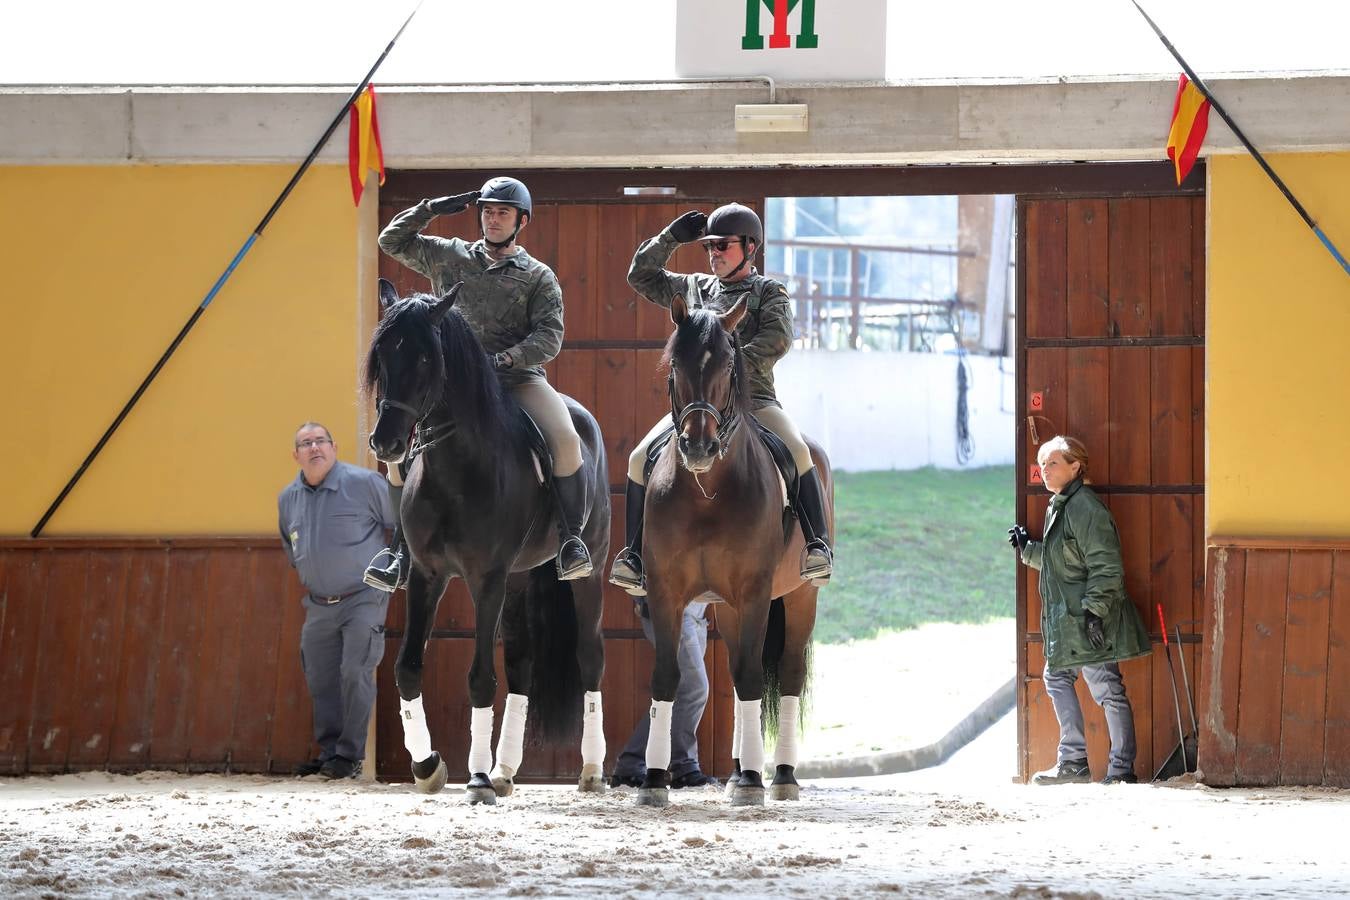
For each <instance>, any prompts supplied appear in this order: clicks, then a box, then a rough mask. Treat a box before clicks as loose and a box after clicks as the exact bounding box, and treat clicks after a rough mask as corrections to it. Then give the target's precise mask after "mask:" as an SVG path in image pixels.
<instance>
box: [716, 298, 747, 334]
mask: <svg viewBox="0 0 1350 900" xmlns="http://www.w3.org/2000/svg"><path fill="white" fill-rule="evenodd" d="M749 308H750V307H748V306H746V303H745V297H744V296H742V297H741V299H739V300H737V301H736V305H735V306H733V307H731V309H729V310H727V311H726V312H724V313H722V314H721V315H720V316H718V317H717V321H719V322H721V323H722V327H723V328H725V329H726V330H727V331H735V330H736V326H737V325H740V324H741V320H742V319H744V318H745V312H746V310H748V309H749Z"/></svg>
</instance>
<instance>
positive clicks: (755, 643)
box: [727, 583, 771, 806]
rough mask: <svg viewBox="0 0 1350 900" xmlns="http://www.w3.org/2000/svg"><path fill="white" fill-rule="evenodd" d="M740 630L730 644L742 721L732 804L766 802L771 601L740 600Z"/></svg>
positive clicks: (763, 593) (765, 590)
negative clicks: (763, 717) (763, 718)
mask: <svg viewBox="0 0 1350 900" xmlns="http://www.w3.org/2000/svg"><path fill="white" fill-rule="evenodd" d="M770 586H771V585H770V584H767V583H766V584H764V585H762V586H761V587H762V589H757V590H753V591H751V592H749V593H750V595H751V596H752V597H755V598H759V597H761V596H767V594H768V592H769V588H770ZM738 608H739V609H740V611H741V614H742V615H741V622H740V625H741V627H740V632H739V634H738V635H737V636H736V641H735V644H734V646H733V645H732V644H730V643H729V644H728V646H727V655H728V661H729V662H730V663H731V678H732V682H733V683H734V684H735V686H736V713H737V717H738V718H739V719H740V721H741V732H740V734H741V737H740V751H739V753H740V755H739V757H738V758H739V759H740V762H741V774H740V777H739V778H738V779H737V782H736V786H735V787H734V788H732V789H731V792H730V793H731V798H730V799H731V805H732V806H763V805H764V777H763V774H762V773H763V771H764V732H763V730H762V728H761V726H760V714H761V708H762V705H763V699H762V698H763V696H764V662H763V654H764V630H765V628H766V627H767V625H768V619H769V602H768V601H767V600H763V601H761V600H758V599H756V600H755V601H753V602H752V603H750V604H738Z"/></svg>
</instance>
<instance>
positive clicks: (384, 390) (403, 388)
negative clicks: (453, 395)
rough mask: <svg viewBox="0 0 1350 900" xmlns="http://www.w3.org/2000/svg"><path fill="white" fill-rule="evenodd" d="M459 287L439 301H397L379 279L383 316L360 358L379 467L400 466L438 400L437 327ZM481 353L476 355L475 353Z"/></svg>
mask: <svg viewBox="0 0 1350 900" xmlns="http://www.w3.org/2000/svg"><path fill="white" fill-rule="evenodd" d="M459 289H460V285H459V284H456V285H455V286H454V287H452V288H451V289H450V291H449V293H447V294H446V295H445V296H444V297H440V298H436V297H431V296H428V295H426V294H414V295H412V296H411V297H408V298H407V299H399V296H398V292H397V291H396V290H395V289H394V285H393V284H391V283H390V282H389V281H386V280H385V279H383V278H381V279H380V306H381V307H382V308H383V310H384V315H383V317H382V318H381V319H380V324H379V326H378V327H376V329H375V334H374V336H373V337H372V338H371V343H370V353H369V354H368V355H367V356H366V372H365V382H366V390H368V391H369V390H371V389H374V390H375V392H376V394H375V399H376V410H377V416H378V418H377V420H376V422H375V430H374V431H373V432H372V433H371V435H370V449H371V450H374V451H375V455H376V456H377V457H379V459H380V461H381V462H384V463H391V464H392V463H396V462H402V460H403V458H404V456H406V455H407V453H408V446H409V444H410V442H411V439H412V433H413V429H414V428H415V427H416V426H417V424H418V423H419V422H421V421H422V419H424V418H425V417H426V415H427V413H429V412H430V411H431V409H432V407H434V406H435V405H436V402H437V401H438V400H439V399H440V398H441V395H442V391H443V387H444V384H445V374H446V373H445V352H444V349H443V341H442V338H441V336H440V333H439V326H440V324H441V322H442V321H443V320H444V319H445V317H446V314H447V313H449V312H450V308H451V307H452V306H454V304H455V296H456V295H457V294H458V293H459ZM480 354H481V351H480Z"/></svg>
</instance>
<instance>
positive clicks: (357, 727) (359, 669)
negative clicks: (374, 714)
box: [300, 588, 389, 762]
mask: <svg viewBox="0 0 1350 900" xmlns="http://www.w3.org/2000/svg"><path fill="white" fill-rule="evenodd" d="M388 597H389V595H388V594H386V593H384V592H383V591H378V590H375V589H374V588H366V589H365V590H363V591H361V592H360V593H359V594H357V595H356V596H354V597H348V598H347V599H346V600H343V601H342V602H341V603H336V604H333V605H332V606H326V605H324V604H321V603H315V602H314V601H312V600H310V599H309V596H308V595H306V596H305V600H304V604H305V624H304V627H303V628H301V629H300V662H301V665H302V666H303V667H304V670H305V681H306V682H307V683H308V684H309V696H310V699H311V700H312V701H313V703H314V742H315V743H317V744H318V745H319V758H320V759H331V758H332V757H334V756H342V757H346V758H347V759H350V760H353V761H356V762H360V761H361V760H362V759H364V758H365V755H366V727H367V726H368V725H369V723H370V711H371V709H372V708H374V706H375V668H376V666H378V665H379V664H380V660H381V659H383V658H384V617H385V613H386V612H387V611H388V609H389V602H388Z"/></svg>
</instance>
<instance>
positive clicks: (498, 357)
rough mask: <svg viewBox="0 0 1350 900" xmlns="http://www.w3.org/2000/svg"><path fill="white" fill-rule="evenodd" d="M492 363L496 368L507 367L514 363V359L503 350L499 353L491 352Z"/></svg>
mask: <svg viewBox="0 0 1350 900" xmlns="http://www.w3.org/2000/svg"><path fill="white" fill-rule="evenodd" d="M492 365H494V366H496V367H497V368H498V369H509V368H511V367H512V366H513V365H515V360H513V359H512V358H511V354H510V353H507V352H506V351H505V350H503V351H501V352H500V353H494V354H492Z"/></svg>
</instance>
